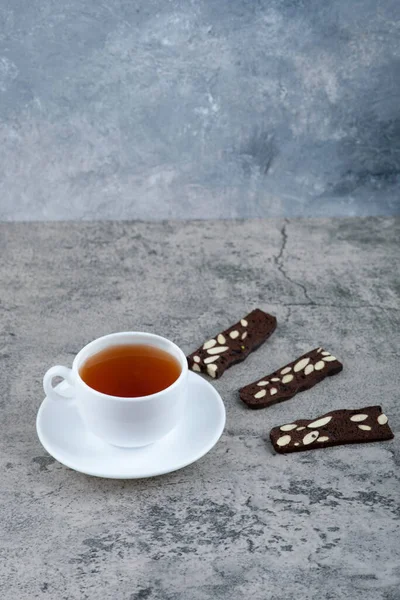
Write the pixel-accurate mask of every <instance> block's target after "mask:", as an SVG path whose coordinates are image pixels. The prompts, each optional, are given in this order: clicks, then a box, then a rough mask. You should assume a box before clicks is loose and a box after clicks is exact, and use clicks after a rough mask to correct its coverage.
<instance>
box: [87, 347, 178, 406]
mask: <svg viewBox="0 0 400 600" xmlns="http://www.w3.org/2000/svg"><path fill="white" fill-rule="evenodd" d="M180 373H181V367H180V365H179V362H178V360H177V359H176V358H174V357H173V356H172V355H171V354H169V353H168V352H165V350H161V349H160V348H156V347H154V346H147V345H142V344H138V345H134V344H130V345H121V346H111V347H110V348H106V349H105V350H102V351H100V352H98V353H97V354H94V355H93V356H91V357H90V358H88V359H87V360H86V361H85V362H84V363H83V365H82V366H81V368H80V370H79V374H80V376H81V378H82V379H83V381H84V382H85V383H86V384H87V385H88V386H90V387H91V388H93V389H94V390H97V391H98V392H101V393H103V394H108V395H110V396H120V397H124V398H135V397H140V396H148V395H150V394H155V393H157V392H160V391H161V390H165V389H166V388H167V387H169V386H170V385H171V384H172V383H174V381H176V380H177V379H178V377H179V375H180Z"/></svg>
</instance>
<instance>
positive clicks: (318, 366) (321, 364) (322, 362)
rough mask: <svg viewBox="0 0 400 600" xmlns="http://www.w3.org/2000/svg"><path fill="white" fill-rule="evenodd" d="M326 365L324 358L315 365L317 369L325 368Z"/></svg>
mask: <svg viewBox="0 0 400 600" xmlns="http://www.w3.org/2000/svg"><path fill="white" fill-rule="evenodd" d="M324 367H325V363H324V361H323V360H319V361H318V362H317V363H315V365H314V369H315V370H316V371H321V370H322V369H323V368H324Z"/></svg>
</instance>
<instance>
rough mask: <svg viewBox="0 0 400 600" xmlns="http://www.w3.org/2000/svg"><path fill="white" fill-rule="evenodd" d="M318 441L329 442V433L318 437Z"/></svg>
mask: <svg viewBox="0 0 400 600" xmlns="http://www.w3.org/2000/svg"><path fill="white" fill-rule="evenodd" d="M318 442H329V438H328V436H327V435H321V437H319V438H318Z"/></svg>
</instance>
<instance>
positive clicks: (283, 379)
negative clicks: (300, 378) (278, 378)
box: [282, 375, 293, 383]
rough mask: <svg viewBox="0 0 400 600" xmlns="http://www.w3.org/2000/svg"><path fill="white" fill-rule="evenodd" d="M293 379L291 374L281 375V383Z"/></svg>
mask: <svg viewBox="0 0 400 600" xmlns="http://www.w3.org/2000/svg"><path fill="white" fill-rule="evenodd" d="M292 379H293V375H284V376H283V377H282V383H289V381H292Z"/></svg>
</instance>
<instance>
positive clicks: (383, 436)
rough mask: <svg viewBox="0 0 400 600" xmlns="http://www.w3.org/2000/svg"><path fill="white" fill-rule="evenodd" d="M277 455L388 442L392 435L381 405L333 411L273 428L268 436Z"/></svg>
mask: <svg viewBox="0 0 400 600" xmlns="http://www.w3.org/2000/svg"><path fill="white" fill-rule="evenodd" d="M269 437H270V439H271V442H272V445H273V447H274V449H275V450H276V452H280V453H281V454H286V453H289V452H302V451H303V450H314V449H316V448H327V447H329V446H340V445H343V444H362V443H367V442H381V441H384V440H391V439H392V438H393V437H394V435H393V433H392V430H391V429H390V427H389V425H388V418H387V416H386V415H385V414H384V413H383V412H382V409H381V407H380V406H367V407H366V408H357V409H354V410H345V409H343V410H333V411H331V412H329V413H326V414H325V415H322V416H321V417H317V418H316V419H312V420H311V421H309V420H306V419H299V420H297V421H293V422H292V423H286V424H285V425H281V426H280V427H274V428H273V429H271V432H270V434H269Z"/></svg>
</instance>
